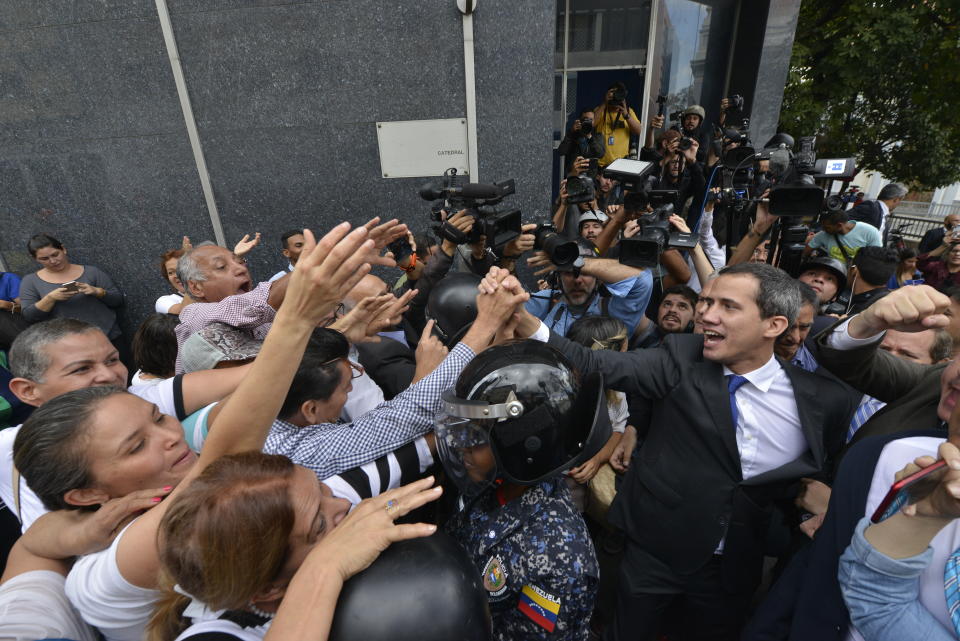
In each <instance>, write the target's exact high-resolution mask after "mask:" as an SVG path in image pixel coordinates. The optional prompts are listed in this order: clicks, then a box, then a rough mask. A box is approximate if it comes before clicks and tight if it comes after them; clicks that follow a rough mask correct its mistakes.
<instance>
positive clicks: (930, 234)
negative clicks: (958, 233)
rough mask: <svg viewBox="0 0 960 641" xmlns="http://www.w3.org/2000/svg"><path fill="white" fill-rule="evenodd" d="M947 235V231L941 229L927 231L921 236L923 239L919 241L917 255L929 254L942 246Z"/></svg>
mask: <svg viewBox="0 0 960 641" xmlns="http://www.w3.org/2000/svg"><path fill="white" fill-rule="evenodd" d="M946 235H947V230H946V229H944V228H943V227H936V228H934V229H928V230H927V233H925V234H924V235H923V238H921V239H920V244H919V245H917V253H918V254H929V253H930V252H932V251H933V250H934V249H936V248H937V247H939V246H940V245H942V244H943V238H944V236H946Z"/></svg>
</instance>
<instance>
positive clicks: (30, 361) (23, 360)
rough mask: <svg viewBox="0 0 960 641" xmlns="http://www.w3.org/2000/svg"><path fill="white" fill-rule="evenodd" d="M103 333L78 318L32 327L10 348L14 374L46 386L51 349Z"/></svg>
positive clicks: (60, 319) (56, 320) (38, 324)
mask: <svg viewBox="0 0 960 641" xmlns="http://www.w3.org/2000/svg"><path fill="white" fill-rule="evenodd" d="M101 331H102V330H101V329H100V328H99V327H97V326H96V325H91V324H90V323H88V322H86V321H82V320H77V319H75V318H53V319H50V320H48V321H43V322H42V323H37V324H36V325H31V326H30V327H28V328H27V329H25V330H23V331H22V332H20V335H19V336H17V338H16V339H15V340H14V341H13V344H12V345H11V346H10V372H11V373H12V374H13V375H14V376H16V377H17V378H25V379H27V380H30V381H33V382H35V383H42V382H43V375H44V374H45V373H46V371H47V368H49V367H50V361H51V358H50V353H49V352H48V351H47V349H46V348H47V346H48V345H52V344H54V343H57V342H59V341H61V340H63V339H64V338H66V337H67V336H73V335H74V334H86V333H87V332H101Z"/></svg>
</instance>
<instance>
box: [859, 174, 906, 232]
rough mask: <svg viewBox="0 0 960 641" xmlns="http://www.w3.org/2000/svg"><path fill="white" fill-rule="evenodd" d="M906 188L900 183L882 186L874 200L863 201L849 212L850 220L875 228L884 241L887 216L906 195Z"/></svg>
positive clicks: (886, 230)
mask: <svg viewBox="0 0 960 641" xmlns="http://www.w3.org/2000/svg"><path fill="white" fill-rule="evenodd" d="M907 191H908V190H907V188H906V187H904V186H903V185H901V184H900V183H888V184H886V185H884V187H883V189H881V190H880V193H879V194H877V199H876V200H865V201H863V202H862V203H860V204H859V205H857V206H856V207H854V208H853V209H851V210H850V211H849V212H847V213H848V214H849V216H850V220H856V221H863V222H865V223H870V224H871V225H873V226H874V227H876V228H877V229H878V230H879V231H880V233H881V234H882V235H883V239H884V241H886V239H887V232H888V231H889V229H884V226H885V225H886V222H887V216H889V215H890V212H892V211H893V210H894V209H896V208H897V205H899V204H900V202H901V201H902V200H903V198H904V196H906V195H907Z"/></svg>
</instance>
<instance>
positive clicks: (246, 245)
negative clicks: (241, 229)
mask: <svg viewBox="0 0 960 641" xmlns="http://www.w3.org/2000/svg"><path fill="white" fill-rule="evenodd" d="M259 244H260V232H257V233H256V234H255V235H254V237H253V240H251V239H250V234H244V235H243V238H241V239H240V240H238V241H237V244H236V245H234V246H233V253H234V255H236V256H237V257H240V258H242V257H243V256H246V255H247V254H249V253H250V250H252V249H253V248H254V247H256V246H257V245H259Z"/></svg>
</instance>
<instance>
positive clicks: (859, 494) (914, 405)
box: [744, 285, 960, 641]
mask: <svg viewBox="0 0 960 641" xmlns="http://www.w3.org/2000/svg"><path fill="white" fill-rule="evenodd" d="M949 309H950V299H949V298H948V297H947V296H945V295H943V294H940V293H939V292H937V291H935V290H934V289H932V288H931V287H927V286H923V285H921V286H911V287H902V288H900V289H898V290H896V291H894V292H892V293H891V294H890V295H888V296H886V297H884V298H883V299H881V300H880V301H878V302H876V303H875V304H874V305H872V306H870V307H868V308H867V309H866V310H865V311H864V312H863V313H861V314H858V315H856V316H854V317H852V318H851V319H849V320H845V321H840V322H838V323H836V324H835V325H834V326H833V327H831V328H829V329H828V330H826V331H824V332H823V333H822V334H821V335H819V336H817V337H816V345H817V349H816V356H817V359H818V361H819V362H820V364H821V365H822V366H824V367H826V368H828V369H830V370H831V371H832V372H833V373H834V374H836V375H837V376H838V377H839V378H841V379H842V380H844V381H846V382H847V383H849V384H851V385H852V386H854V387H855V388H857V389H859V390H860V391H862V392H864V393H867V394H871V395H875V396H876V397H877V398H879V399H880V400H883V401H887V402H888V405H886V406H885V407H884V408H883V409H881V410H880V411H878V412H877V413H876V414H874V415H873V416H872V417H871V418H870V420H869V421H867V422H866V423H864V425H863V427H861V428H860V429H859V430H858V431H857V433H856V436H855V438H854V439H853V441H852V445H853V447H851V448H850V450H849V452H848V453H847V454H845V455H844V457H843V464H842V466H841V468H840V473H839V474H838V476H837V484H836V485H835V487H834V491H833V492H832V494H831V497H830V506H829V508H828V509H827V514H826V519H825V520H824V522H823V526H822V527H821V529H820V530H819V531H818V532H817V536H816V538H814V540H813V543H812V545H811V546H809V548H807V549H804V550H803V551H802V552H801V554H798V555H797V557H795V558H794V559H793V560H792V561H791V563H790V565H789V567H788V568H787V569H786V570H785V571H784V573H783V575H782V576H781V577H780V579H779V580H778V581H777V583H775V584H774V585H773V587H772V588H771V590H770V593H769V594H768V596H767V598H766V599H765V600H764V602H763V603H762V604H761V605H760V608H759V609H758V611H757V614H756V616H755V617H754V619H753V620H752V621H751V623H750V626H749V630H748V631H747V633H746V634H745V635H744V641H769V640H772V639H789V641H806V640H807V639H818V640H824V641H827V640H830V641H832V640H836V641H840V640H841V639H843V638H845V631H846V628H847V626H848V624H849V620H848V615H847V610H846V607H845V606H844V604H843V601H842V598H841V594H840V586H839V583H838V581H837V562H838V559H839V557H840V555H841V554H842V553H843V551H844V549H846V547H847V545H848V544H849V542H850V537H851V535H852V533H853V527H854V525H855V524H856V522H857V521H858V520H859V519H860V518H861V517H862V516H864V504H865V498H866V493H867V490H868V489H869V486H870V480H871V479H872V474H873V465H874V464H875V463H876V460H877V457H878V456H879V455H880V450H881V449H882V446H883V445H885V444H886V443H888V442H890V441H891V440H894V439H896V438H898V435H908V432H906V430H924V432H923V433H924V434H925V435H934V434H937V433H939V434H942V435H944V436H946V431H945V428H944V421H946V420H947V419H948V418H949V417H950V414H951V413H952V412H953V408H954V407H955V405H956V403H957V400H958V399H960V361H958V360H954V361H952V362H950V363H947V364H942V363H941V364H934V365H919V364H917V363H912V362H909V361H907V360H904V359H901V358H897V357H896V356H894V355H892V354H890V353H888V352H886V351H883V350H880V349H878V348H879V345H880V342H881V340H882V339H883V336H884V334H885V332H886V330H889V329H895V330H900V331H912V332H916V331H922V330H926V329H929V328H932V327H946V326H947V325H948V323H949V319H948V318H947V316H945V315H944V314H945V313H946V312H947V310H949ZM930 430H933V431H930ZM865 457H866V458H865Z"/></svg>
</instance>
